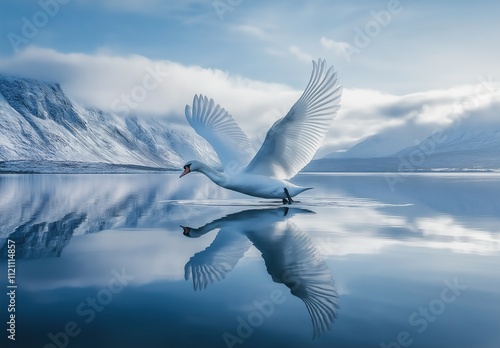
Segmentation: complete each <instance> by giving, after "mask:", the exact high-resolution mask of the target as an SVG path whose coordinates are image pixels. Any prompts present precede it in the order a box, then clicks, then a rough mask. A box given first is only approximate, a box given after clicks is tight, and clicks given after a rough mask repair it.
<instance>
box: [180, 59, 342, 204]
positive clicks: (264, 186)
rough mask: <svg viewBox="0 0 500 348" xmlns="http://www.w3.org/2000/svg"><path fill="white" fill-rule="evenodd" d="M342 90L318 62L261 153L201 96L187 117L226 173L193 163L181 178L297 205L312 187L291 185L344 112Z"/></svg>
mask: <svg viewBox="0 0 500 348" xmlns="http://www.w3.org/2000/svg"><path fill="white" fill-rule="evenodd" d="M341 96H342V86H340V85H339V84H338V81H337V73H336V72H335V71H334V68H333V66H331V67H329V68H328V66H327V64H326V61H325V60H321V59H319V60H318V62H315V61H313V70H312V73H311V78H310V79H309V83H308V84H307V86H306V89H305V90H304V93H303V94H302V96H301V97H300V98H299V99H298V100H297V101H296V102H295V104H294V105H293V106H292V108H291V109H290V111H289V112H288V113H287V114H286V116H285V117H283V118H281V119H279V120H278V121H276V122H275V123H274V124H273V125H272V127H271V128H270V129H269V130H268V132H267V134H266V138H265V140H264V142H263V144H262V146H261V148H260V150H259V151H258V152H257V153H256V154H255V151H254V150H253V148H252V145H251V143H250V141H249V140H248V138H247V136H246V135H245V133H244V132H243V131H242V130H241V128H240V127H239V126H238V125H237V124H236V122H235V121H234V119H233V118H232V116H231V115H230V114H229V113H228V112H227V111H226V110H225V109H223V108H221V107H220V105H218V104H217V105H216V104H215V102H214V100H213V99H208V98H207V97H206V96H203V95H195V96H194V99H193V105H192V107H191V106H189V105H186V110H185V114H186V118H187V121H188V122H189V124H190V125H191V126H192V127H193V128H194V130H195V131H196V132H197V133H198V134H199V135H201V136H202V137H203V138H205V139H206V140H207V141H208V142H209V143H210V145H212V147H213V148H214V150H215V152H216V153H217V155H218V156H219V159H220V162H221V164H222V166H223V168H224V169H223V171H219V170H216V169H214V168H212V167H210V166H208V165H207V164H205V163H203V162H200V161H197V160H192V161H188V162H187V163H186V164H185V165H184V166H183V169H184V171H183V172H182V174H181V175H180V178H182V177H183V176H185V175H187V174H189V173H190V172H201V173H203V174H205V175H206V176H207V177H208V178H210V179H211V180H212V181H213V182H214V183H215V184H217V185H219V186H221V187H224V188H226V189H229V190H233V191H237V192H240V193H244V194H247V195H249V196H254V197H260V198H275V199H276V198H278V199H282V200H283V203H284V204H286V203H288V204H291V203H292V202H293V199H292V197H294V196H296V195H298V194H299V193H302V192H304V191H306V190H309V189H311V187H300V186H297V185H294V184H292V183H290V182H289V181H288V180H289V179H291V178H293V177H294V176H295V175H296V174H297V173H298V172H299V171H300V170H301V169H302V168H304V167H305V166H306V165H307V164H308V163H309V162H310V161H311V159H312V158H313V156H314V154H315V153H316V151H317V150H318V148H319V146H320V145H321V143H322V142H323V139H324V137H325V135H326V133H327V131H328V129H329V128H330V124H331V122H332V120H333V118H334V117H335V115H336V113H337V111H338V110H339V108H340V98H341Z"/></svg>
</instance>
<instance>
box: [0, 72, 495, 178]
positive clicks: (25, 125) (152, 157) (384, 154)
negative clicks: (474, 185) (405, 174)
mask: <svg viewBox="0 0 500 348" xmlns="http://www.w3.org/2000/svg"><path fill="white" fill-rule="evenodd" d="M497 109H498V110H497V112H494V115H492V114H491V110H489V112H476V113H474V114H471V115H468V116H467V117H464V119H463V120H461V122H460V123H458V124H454V125H451V126H449V127H448V128H447V129H444V130H441V131H440V132H438V133H435V134H432V135H431V136H427V135H428V134H431V133H432V131H433V129H432V128H431V126H429V125H422V124H412V123H406V124H404V125H402V126H399V127H393V128H389V129H386V130H384V131H382V132H380V133H378V134H375V135H372V136H371V137H368V138H366V139H364V140H363V141H361V142H359V143H358V144H356V145H355V146H353V147H351V148H350V149H349V150H347V151H346V152H343V153H335V154H330V155H327V156H325V157H324V158H322V159H318V160H314V161H312V162H311V163H310V164H309V165H308V166H307V167H306V168H305V169H304V171H341V172H346V171H362V172H367V171H368V172H380V171H382V172H383V171H429V170H431V171H432V170H445V171H449V170H451V171H455V170H456V171H468V170H497V169H500V118H498V117H496V116H497V115H500V107H498V108H497ZM417 139H423V140H422V141H419V140H417ZM189 159H202V160H203V161H205V162H207V163H208V164H210V165H217V163H218V160H217V156H216V154H215V152H214V151H213V149H212V148H211V146H210V145H209V144H208V143H207V142H206V141H205V140H204V139H202V138H201V137H199V136H197V135H196V134H194V133H189V132H188V131H184V130H181V129H178V128H174V127H173V126H172V124H170V123H169V122H168V121H166V120H165V119H160V118H147V117H127V118H123V117H120V116H117V115H115V114H113V113H110V112H106V111H103V110H99V109H96V108H93V107H86V106H82V105H79V104H77V103H75V102H73V101H71V100H70V99H69V98H68V97H67V96H66V94H65V93H64V92H63V90H62V89H61V87H60V85H59V84H57V83H46V82H41V81H38V80H34V79H26V78H17V77H10V76H2V75H0V172H23V173H26V172H37V173H38V172H62V173H72V172H83V173H92V172H136V171H144V170H170V169H179V168H180V167H181V166H182V164H184V163H185V161H187V160H189Z"/></svg>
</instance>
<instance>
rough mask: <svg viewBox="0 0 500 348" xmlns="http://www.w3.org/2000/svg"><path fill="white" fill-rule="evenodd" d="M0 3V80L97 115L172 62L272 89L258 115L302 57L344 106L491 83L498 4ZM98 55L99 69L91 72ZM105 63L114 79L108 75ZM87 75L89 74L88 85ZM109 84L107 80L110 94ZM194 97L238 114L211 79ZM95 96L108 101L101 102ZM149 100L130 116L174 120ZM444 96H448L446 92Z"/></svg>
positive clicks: (288, 90)
mask: <svg viewBox="0 0 500 348" xmlns="http://www.w3.org/2000/svg"><path fill="white" fill-rule="evenodd" d="M41 4H47V5H46V6H45V8H50V9H51V10H53V11H54V13H52V14H51V13H49V14H46V13H47V12H50V11H51V10H49V11H47V10H43V7H44V6H42V5H41ZM49 4H50V5H49ZM54 4H57V6H56V5H54ZM47 6H48V7H47ZM0 7H1V11H0V28H1V36H2V39H1V40H0V72H2V73H10V74H16V75H23V76H30V77H35V78H41V79H45V80H56V81H58V82H61V84H62V86H63V88H64V89H65V90H66V91H67V92H68V94H70V96H72V97H74V98H76V99H77V100H78V101H81V102H83V103H86V104H89V103H90V104H95V105H96V106H99V107H102V108H105V106H106V105H108V106H109V105H111V104H112V103H113V100H114V97H113V93H114V94H115V95H120V93H123V90H125V91H127V90H128V89H129V87H125V88H124V89H123V86H129V85H130V86H132V87H133V86H134V82H131V81H130V82H127V81H126V76H128V75H127V74H130V76H133V74H134V71H135V70H134V66H136V65H134V64H135V63H137V62H138V61H141V62H142V63H143V64H146V63H144V62H147V64H149V65H155V64H158V63H159V62H160V63H162V64H163V63H165V64H166V62H168V63H172V64H177V65H178V67H180V68H185V69H184V70H186V71H185V73H186V74H188V71H191V72H193V71H194V72H196V71H197V72H200V71H202V72H206V73H208V74H210V73H212V74H215V75H217V78H219V80H220V79H222V80H224V79H226V80H228V81H230V82H229V85H231V86H232V85H234V84H235V83H236V84H238V83H240V84H241V83H242V82H241V81H244V82H243V85H245V86H246V87H248V85H249V84H250V85H252V86H253V87H254V88H255V89H257V88H259V84H260V83H263V84H265V86H266V87H265V88H264V90H266V88H270V89H271V90H272V91H273V92H274V96H275V100H276V102H275V104H274V105H275V106H274V109H273V110H270V109H266V110H264V109H265V108H266V107H269V106H270V105H272V104H271V99H272V98H270V100H269V101H266V103H264V104H265V105H266V107H264V106H261V107H256V109H255V110H253V111H254V112H262V113H264V114H265V115H267V116H266V117H265V118H266V119H269V118H273V117H274V118H275V117H277V116H276V115H278V114H279V113H281V112H286V110H287V109H288V108H289V106H290V103H292V102H293V100H294V98H295V97H296V96H297V93H299V92H300V90H301V89H303V88H304V86H305V84H306V82H307V79H308V77H309V74H310V71H311V62H310V61H311V59H317V58H325V59H327V61H328V62H329V63H331V64H334V65H335V67H336V69H337V70H338V71H339V76H340V80H341V83H342V84H343V85H344V87H345V88H346V91H351V92H352V91H355V90H360V89H362V90H364V91H367V90H370V91H372V92H373V93H372V94H370V96H366V93H364V94H357V95H354V94H352V93H351V94H350V96H349V93H350V92H346V95H345V96H346V98H345V99H344V100H346V101H347V103H348V104H347V106H348V107H347V109H348V110H349V109H350V108H356V107H360V105H364V106H366V107H371V106H372V104H371V103H370V101H373V100H375V99H377V96H379V95H380V94H381V95H382V97H380V98H379V100H386V99H387V100H388V99H390V96H399V97H401V96H405V95H410V94H413V93H417V92H418V93H428V92H429V91H435V90H447V89H453V88H457V87H460V86H467V85H468V86H476V85H477V84H478V83H479V81H480V79H481V78H483V79H485V78H490V80H494V81H496V80H497V79H500V67H499V64H498V57H499V56H500V45H498V34H499V33H500V21H498V13H500V3H498V2H495V1H484V0H483V1H474V2H472V1H470V2H460V3H457V2H452V1H440V2H439V3H437V2H433V1H427V0H421V1H416V0H412V1H410V0H400V1H399V0H386V1H378V0H377V1H373V0H372V1H368V0H367V1H351V2H348V1H326V0H317V1H298V0H288V1H274V2H270V1H257V0H253V1H250V0H220V1H214V0H208V1H205V0H187V1H182V2H180V1H178V2H176V1H160V0H145V1H138V0H125V1H119V0H104V1H97V0H40V1H25V0H18V1H14V0H7V1H3V2H2V5H0ZM55 7H58V8H57V9H55ZM54 9H55V10H54ZM41 12H42V14H40V13H41ZM44 13H45V14H44ZM44 16H45V17H44ZM45 19H47V20H45ZM26 20H28V21H29V22H30V23H35V22H36V21H38V24H40V25H38V26H37V28H36V29H35V30H36V33H35V34H34V35H32V37H29V38H27V37H26V35H23V26H26V24H25V23H26ZM45 22H46V23H45ZM35 24H36V23H35ZM15 38H17V39H19V38H21V39H20V40H17V39H15ZM16 40H17V41H16ZM13 42H14V44H13ZM103 59H104V60H106V59H107V61H108V63H109V65H107V66H106V64H104V65H103V63H102V61H103ZM113 61H115V62H116V61H119V63H118V64H114V63H112V62H113ZM127 62H128V63H130V64H132V65H131V66H130V68H127V66H128V65H127ZM115 66H120V67H121V70H120V72H116V71H115V73H112V71H113V67H115ZM89 71H91V72H98V74H93V75H98V76H95V77H94V78H91V77H90V76H89ZM136 74H139V72H138V71H136ZM142 74H144V68H143V72H142ZM139 75H140V74H139ZM194 75H196V73H195V74H194ZM194 75H193V76H191V75H190V77H191V80H189V84H191V85H192V86H193V87H196V84H197V82H198V80H199V79H198V78H197V77H195V76H194ZM176 76H177V75H176ZM212 78H213V76H212ZM137 79H138V77H137V78H135V79H132V80H133V81H136V80H137ZM105 80H107V81H108V82H105ZM110 80H113V81H117V84H116V86H115V87H113V85H111V84H110V82H109V81H110ZM103 81H104V82H103ZM176 81H177V80H176ZM184 81H185V83H184V82H180V83H179V82H176V85H177V86H180V85H182V86H184V85H185V84H188V82H187V78H186V79H184ZM219 82H220V81H219ZM96 85H99V86H102V88H105V91H103V90H101V89H100V88H99V87H97V88H96ZM132 87H130V88H132ZM232 87H234V86H232ZM120 89H121V90H120ZM229 89H232V88H229ZM89 90H95V91H99V95H97V92H96V93H95V94H96V95H92V92H91V91H89ZM199 90H201V91H203V92H204V93H206V94H207V95H209V96H212V95H213V96H214V98H215V97H219V98H220V99H216V101H217V102H219V103H221V105H222V106H225V107H226V108H227V109H229V107H230V106H233V104H234V110H235V111H236V112H238V111H240V110H239V109H238V103H235V102H232V101H231V100H230V98H229V97H225V95H227V93H224V89H223V88H222V87H221V85H220V84H219V83H218V82H216V81H214V83H213V85H212V89H210V78H208V77H207V81H205V82H203V83H200V87H199ZM278 90H279V91H280V92H281V94H280V93H278ZM162 91H163V90H162ZM193 91H194V92H195V93H196V88H194V89H193V90H191V89H190V88H188V87H186V91H185V95H184V94H183V93H180V94H179V95H178V96H177V97H181V96H182V98H183V100H182V103H184V104H185V103H186V102H189V101H190V98H191V97H189V99H187V100H184V99H185V98H187V96H188V95H189V94H191V93H192V92H193ZM266 91H267V92H269V90H266ZM293 91H296V92H297V93H295V94H293V93H292V92H293ZM163 92H166V91H163ZM267 92H266V94H269V93H270V92H269V93H267ZM242 93H243V91H242ZM464 93H466V92H464ZM104 94H109V96H107V97H106V98H107V100H106V101H104V100H103V98H104V97H103V96H102V95H104ZM156 94H158V95H157V96H156V95H155V94H154V93H152V94H151V95H150V96H148V98H150V99H151V103H148V105H145V104H146V103H145V104H144V105H142V106H139V108H138V109H137V110H136V111H137V113H140V112H145V113H155V112H156V113H158V114H169V113H175V109H174V108H173V107H172V109H168V110H167V109H161V110H160V109H155V108H154V107H153V105H159V104H160V101H161V100H160V93H159V91H158V93H156ZM247 95H248V93H247ZM292 96H293V98H292ZM365 96H366V100H359V98H363V97H365ZM450 96H452V97H453V98H455V97H456V95H454V94H453V93H452V92H450ZM236 97H237V96H236V95H234V96H232V98H236ZM242 97H244V94H243V95H242ZM155 98H157V99H158V100H157V101H155ZM384 98H385V99H384ZM250 99H251V98H250ZM357 99H358V101H357V103H355V102H354V101H356V100H357ZM223 102H226V103H228V104H223ZM173 104H175V102H174V103H173ZM358 104H359V105H358ZM245 105H246V104H245ZM177 107H178V106H177V105H176V108H177ZM182 110H183V108H180V109H179V113H181V114H182ZM229 110H230V109H229ZM230 111H231V110H230ZM236 112H233V114H234V116H235V118H238V117H237V115H236ZM269 115H272V116H269ZM242 117H247V115H242ZM178 121H179V122H180V120H178ZM243 122H245V121H243ZM374 122H376V120H375V119H374V120H370V122H368V124H371V123H374ZM267 123H272V122H270V121H269V122H267ZM267 123H266V122H261V123H260V124H261V125H264V124H265V125H267ZM379 123H380V122H379ZM438 123H439V122H438ZM358 126H359V125H358ZM358 126H355V125H352V127H351V128H356V127H358ZM346 131H347V130H346ZM376 132H378V130H377V129H376V128H373V127H369V126H367V127H365V132H364V133H363V132H362V133H360V132H358V133H356V134H355V133H350V134H349V136H348V137H347V138H344V139H343V140H341V141H340V142H337V143H336V144H337V145H336V146H337V148H342V147H346V146H348V144H352V143H353V142H355V141H357V140H359V139H361V138H362V137H366V136H367V135H370V134H374V133H376ZM343 134H344V135H345V132H344V133H343ZM336 136H337V139H338V137H339V136H340V134H336ZM332 144H333V143H332Z"/></svg>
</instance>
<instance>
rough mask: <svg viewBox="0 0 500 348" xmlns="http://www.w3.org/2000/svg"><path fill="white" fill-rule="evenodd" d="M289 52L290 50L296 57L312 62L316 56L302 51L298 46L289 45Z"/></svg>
mask: <svg viewBox="0 0 500 348" xmlns="http://www.w3.org/2000/svg"><path fill="white" fill-rule="evenodd" d="M288 52H290V53H291V54H292V55H293V56H294V57H295V58H297V59H298V60H300V61H303V62H311V61H312V60H314V58H313V57H312V56H311V55H310V54H308V53H306V52H304V51H302V50H301V49H300V48H299V47H297V46H290V47H288Z"/></svg>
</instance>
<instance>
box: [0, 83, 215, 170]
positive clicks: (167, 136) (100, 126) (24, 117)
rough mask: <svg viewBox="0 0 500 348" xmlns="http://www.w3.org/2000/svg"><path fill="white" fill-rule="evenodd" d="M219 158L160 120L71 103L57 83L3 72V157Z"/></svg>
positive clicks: (157, 161) (169, 162)
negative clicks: (124, 116) (123, 115)
mask: <svg viewBox="0 0 500 348" xmlns="http://www.w3.org/2000/svg"><path fill="white" fill-rule="evenodd" d="M197 158H198V159H199V158H203V159H204V160H205V161H206V162H208V163H210V164H214V163H216V162H217V160H216V155H215V153H214V152H213V150H212V149H211V147H210V145H209V144H208V143H206V142H205V141H204V139H202V138H200V137H198V136H197V135H195V134H190V133H187V132H184V131H179V130H173V129H171V127H170V125H169V124H168V123H167V122H166V121H164V120H160V119H146V118H133V117H130V118H127V119H123V118H120V117H118V116H117V115H114V114H112V113H109V112H104V111H102V110H99V109H95V108H90V107H83V106H80V105H77V104H75V103H73V102H72V101H71V100H70V99H69V98H68V97H67V96H66V95H65V94H64V92H63V91H62V90H61V87H60V86H59V85H58V84H56V83H44V82H40V81H37V80H33V79H25V78H15V77H7V76H1V75H0V161H15V160H32V161H77V162H93V163H95V162H104V163H114V164H132V165H142V166H151V167H169V168H178V167H179V166H181V165H182V164H184V162H185V161H187V160H189V159H197Z"/></svg>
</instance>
